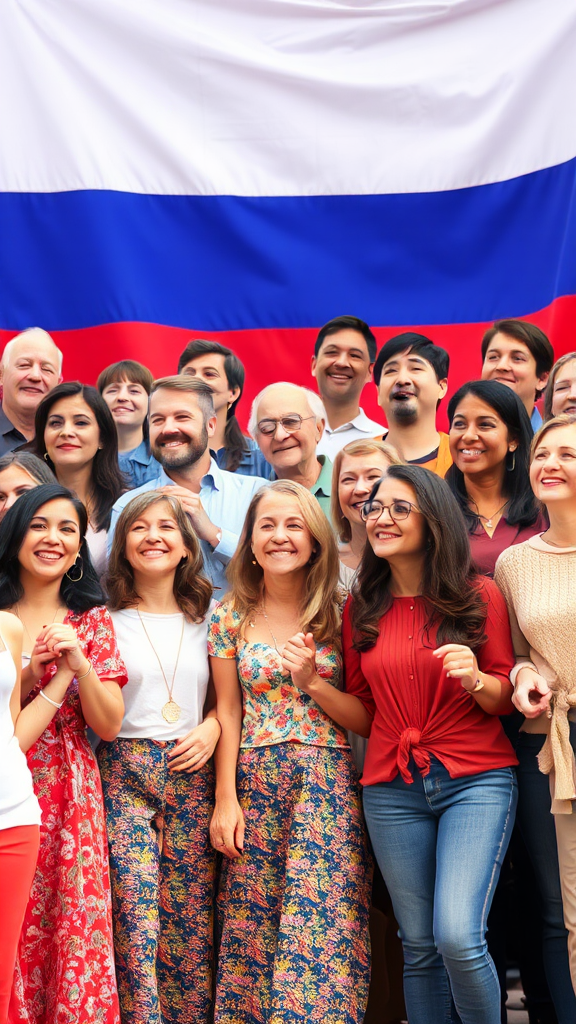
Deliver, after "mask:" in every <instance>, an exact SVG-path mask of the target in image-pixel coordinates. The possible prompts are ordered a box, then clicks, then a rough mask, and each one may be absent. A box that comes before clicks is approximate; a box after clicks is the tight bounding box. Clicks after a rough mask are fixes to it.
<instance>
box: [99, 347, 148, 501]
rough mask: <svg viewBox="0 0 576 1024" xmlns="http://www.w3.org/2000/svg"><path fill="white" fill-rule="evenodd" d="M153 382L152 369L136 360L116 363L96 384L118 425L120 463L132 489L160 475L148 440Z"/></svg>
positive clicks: (106, 370) (108, 368)
mask: <svg viewBox="0 0 576 1024" xmlns="http://www.w3.org/2000/svg"><path fill="white" fill-rule="evenodd" d="M153 382H154V378H153V376H152V374H151V373H150V370H149V369H148V367H147V366H143V365H142V363H137V362H135V361H134V360H133V359H122V360H121V361H120V362H119V363H112V365H111V366H107V367H106V369H105V370H102V373H101V374H100V376H99V377H98V380H97V381H96V387H97V389H98V391H99V392H100V394H101V395H102V398H103V399H104V401H105V402H106V405H107V406H108V408H109V409H110V412H111V413H112V417H113V419H114V423H115V424H116V430H117V432H118V463H119V466H120V469H121V470H122V472H123V473H124V475H125V476H126V479H127V481H128V482H129V484H130V486H131V487H140V486H141V485H142V484H145V483H146V482H147V481H148V480H153V479H154V478H155V477H157V476H158V474H159V472H160V466H159V464H158V463H157V462H156V459H155V458H154V456H153V455H152V452H151V451H150V444H149V440H148V397H149V395H150V391H151V388H152V384H153Z"/></svg>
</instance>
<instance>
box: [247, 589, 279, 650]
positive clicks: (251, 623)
mask: <svg viewBox="0 0 576 1024" xmlns="http://www.w3.org/2000/svg"><path fill="white" fill-rule="evenodd" d="M259 612H260V614H261V615H262V618H263V619H264V620H265V622H266V625H267V627H268V632H269V633H270V636H271V637H272V643H273V644H274V647H275V649H276V652H277V653H278V654H280V651H279V649H278V641H277V639H276V637H275V636H274V633H273V632H272V626H271V625H270V620H269V618H268V616H267V614H266V605H265V604H264V597H262V603H261V604H260V606H259V607H258V608H256V610H255V614H256V615H257V614H258V613H259ZM248 625H249V626H251V628H252V629H255V628H256V622H255V620H254V619H249V620H248ZM284 646H285V645H284Z"/></svg>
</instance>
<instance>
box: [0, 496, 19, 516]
mask: <svg viewBox="0 0 576 1024" xmlns="http://www.w3.org/2000/svg"><path fill="white" fill-rule="evenodd" d="M17 501H18V495H17V494H9V495H8V497H7V498H6V500H5V501H3V502H0V505H1V506H2V509H3V510H4V512H7V511H8V509H9V508H12V505H15V504H16V502H17Z"/></svg>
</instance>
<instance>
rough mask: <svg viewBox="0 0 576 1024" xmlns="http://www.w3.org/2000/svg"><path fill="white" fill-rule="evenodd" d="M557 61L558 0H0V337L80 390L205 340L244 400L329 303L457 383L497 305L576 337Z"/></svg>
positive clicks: (304, 367)
mask: <svg viewBox="0 0 576 1024" xmlns="http://www.w3.org/2000/svg"><path fill="white" fill-rule="evenodd" d="M575 53H576V6H575V5H574V2H573V0H554V2H553V3H550V2H549V0H443V2H440V0H438V2H436V0H372V2H369V0H356V2H354V0H242V2H241V3H239V2H238V0H218V2H217V3H214V0H51V2H50V3H46V0H3V3H2V6H1V9H0V103H1V109H0V344H3V343H4V342H5V341H7V340H8V339H9V338H10V337H12V336H13V335H14V334H15V333H16V332H17V331H19V330H22V329H24V328H26V327H29V326H32V325H37V326H41V327H44V328H46V329H47V330H49V331H50V332H51V333H52V334H53V335H54V337H55V339H56V341H57V343H58V344H59V345H60V346H61V347H62V348H63V349H64V352H65V375H66V377H67V378H75V377H79V378H81V379H83V380H85V381H87V382H94V380H95V378H96V376H97V373H98V371H99V370H100V369H101V368H102V367H103V366H105V365H106V364H107V363H109V362H112V361H113V360H116V359H119V358H123V357H133V358H137V359H140V360H141V361H142V362H145V363H147V364H148V365H149V366H150V368H151V369H152V371H153V372H154V373H155V374H157V375H161V374H164V373H170V372H174V371H175V369H176V362H177V356H178V353H179V352H180V350H181V349H182V347H183V346H184V344H185V343H186V341H187V340H188V339H190V338H192V337H198V336H203V337H210V338H212V337H214V338H218V339H219V340H222V341H223V342H224V343H225V344H230V345H231V346H232V347H233V348H234V349H235V350H236V351H237V353H238V354H239V355H240V357H241V358H242V359H243V361H244V362H245V364H246V366H247V369H248V386H247V389H246V399H250V398H251V397H252V396H253V394H254V393H255V392H256V391H257V390H258V389H259V388H260V387H261V386H263V385H264V384H265V383H267V382H269V381H271V380H275V379H278V378H283V379H290V380H295V381H299V382H301V383H305V384H309V385H310V384H311V378H310V375H309V357H310V354H311V351H312V344H313V340H314V337H315V333H316V330H317V328H318V327H319V326H320V325H321V324H322V323H324V322H325V321H326V320H328V319H330V318H331V317H333V316H336V315H338V314H341V313H353V314H356V315H358V316H360V317H363V318H364V319H366V320H367V321H368V322H369V323H370V324H371V325H372V326H373V327H374V328H375V331H376V334H377V336H378V339H379V341H383V340H385V339H386V338H388V337H390V336H391V335H392V334H393V333H396V332H397V331H398V330H399V329H404V328H409V327H410V328H416V329H418V330H422V331H423V332H424V333H426V334H429V335H430V337H432V338H433V339H434V340H435V341H437V342H438V343H440V344H443V345H445V346H446V347H448V348H449V349H450V352H451V355H452V367H453V369H452V373H451V382H450V383H451V390H454V388H455V387H456V386H457V385H458V384H459V383H460V382H461V381H462V380H463V379H465V378H469V377H471V376H475V375H477V373H478V371H479V365H480V361H479V342H480V337H481V334H482V331H483V329H484V327H485V325H486V324H487V323H490V322H491V321H493V320H494V319H496V318H500V317H509V316H513V317H516V316H524V317H528V318H530V319H532V320H534V321H535V322H536V323H538V324H540V326H542V327H543V328H544V329H545V330H546V331H548V332H549V334H550V336H551V338H552V341H553V343H554V346H555V348H556V352H557V354H560V353H562V352H563V351H567V350H569V349H571V348H575V347H576V337H575V332H574V323H575V319H576V230H575V229H576V204H575V195H576V189H575V179H576V105H575V103H574V97H575V96H576V59H575V56H574V55H575ZM373 390H374V389H372V388H367V389H366V392H365V394H366V400H365V401H364V402H363V404H364V406H365V408H366V410H367V411H368V412H369V413H373V411H374V409H375V408H376V407H375V406H374V405H373V403H372V396H371V395H368V394H367V392H372V391H373ZM242 407H243V416H244V418H246V416H247V412H248V408H249V405H248V401H247V400H244V401H243V403H242V405H241V410H242Z"/></svg>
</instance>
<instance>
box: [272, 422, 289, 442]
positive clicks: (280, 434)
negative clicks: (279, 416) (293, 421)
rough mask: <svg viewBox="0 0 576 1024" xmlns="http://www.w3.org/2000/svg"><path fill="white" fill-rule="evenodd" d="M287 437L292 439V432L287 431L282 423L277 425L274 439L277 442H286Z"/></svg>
mask: <svg viewBox="0 0 576 1024" xmlns="http://www.w3.org/2000/svg"><path fill="white" fill-rule="evenodd" d="M286 437H290V431H289V430H285V429H284V427H283V426H282V424H281V423H280V421H278V423H277V424H276V430H275V431H274V439H275V440H277V441H284V439H285V438H286Z"/></svg>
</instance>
